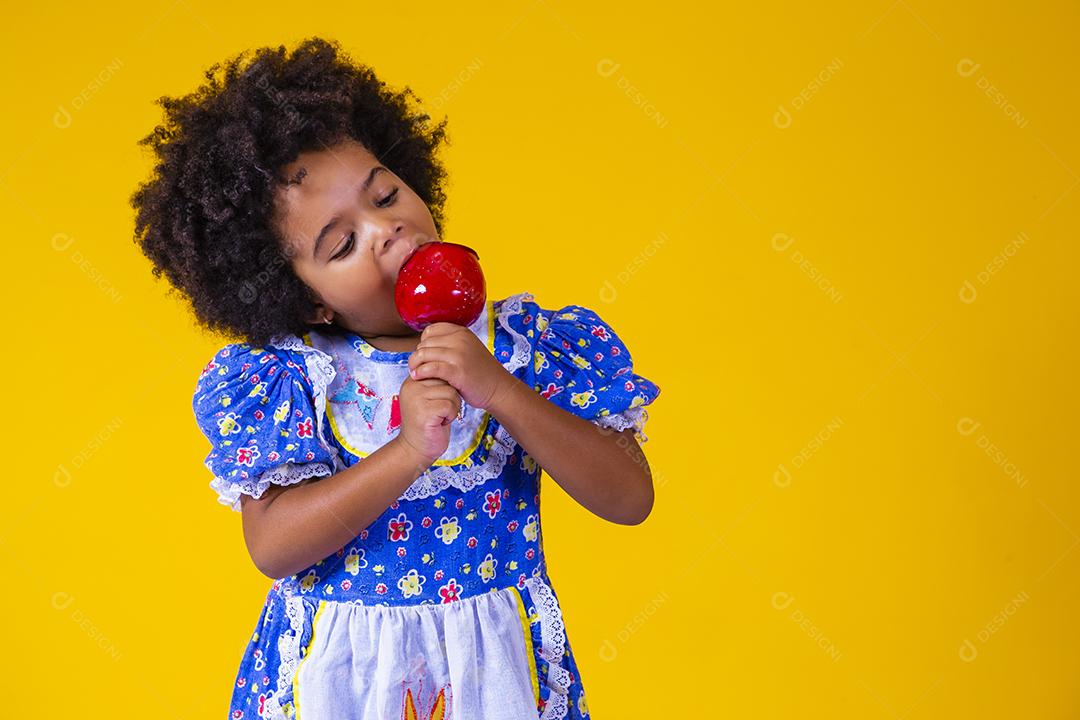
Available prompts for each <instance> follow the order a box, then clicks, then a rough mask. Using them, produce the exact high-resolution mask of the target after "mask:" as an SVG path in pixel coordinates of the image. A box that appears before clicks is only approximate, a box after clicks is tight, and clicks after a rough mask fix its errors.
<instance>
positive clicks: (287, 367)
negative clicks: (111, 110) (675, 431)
mask: <svg viewBox="0 0 1080 720" xmlns="http://www.w3.org/2000/svg"><path fill="white" fill-rule="evenodd" d="M244 56H245V53H241V54H240V56H238V57H236V58H234V59H233V60H231V61H229V62H228V63H227V65H226V66H225V68H224V74H223V79H222V78H219V77H218V73H217V70H219V69H220V64H218V65H215V66H214V67H212V68H211V69H210V70H208V71H207V73H206V77H207V79H208V81H209V82H208V83H207V84H206V85H204V86H203V87H201V88H200V89H199V90H198V91H197V92H195V93H192V94H190V95H188V96H185V97H182V98H163V99H162V100H160V101H159V102H160V103H161V104H162V105H163V107H164V108H165V109H166V115H167V117H166V122H165V124H163V125H161V126H159V127H157V128H155V130H154V132H153V133H151V134H150V135H149V136H147V137H146V138H145V139H143V140H142V141H141V144H144V145H150V146H151V147H152V148H153V150H154V151H155V152H156V154H157V159H158V163H157V165H156V168H155V172H154V176H153V178H152V179H151V180H150V181H149V182H147V183H145V184H143V185H142V186H140V188H139V189H138V190H137V191H136V192H135V194H134V195H133V196H132V204H133V205H134V207H135V209H136V211H137V217H136V237H137V240H138V243H139V245H140V247H141V248H142V250H143V251H144V252H145V253H146V255H147V256H148V257H149V258H150V259H151V261H152V262H153V265H154V274H155V276H157V277H160V275H161V274H162V273H164V274H165V275H166V277H167V278H168V279H169V281H170V282H171V283H172V284H173V285H174V286H175V287H176V288H177V289H179V290H180V291H181V292H182V293H183V294H184V296H185V297H186V298H188V300H189V301H190V302H191V305H192V308H193V311H194V314H195V316H196V318H197V319H198V321H199V322H200V324H201V325H202V326H203V327H205V328H207V329H209V330H212V331H216V332H222V333H226V334H228V335H231V336H233V337H238V338H239V340H238V341H236V342H231V343H229V344H227V345H225V346H224V347H222V348H221V349H220V350H219V351H218V352H217V353H216V354H215V355H214V356H213V358H212V359H210V361H209V362H208V363H207V364H206V366H205V367H204V368H203V370H202V373H201V374H200V375H199V377H198V380H197V383H196V386H195V392H194V399H193V409H194V413H195V417H196V420H197V421H198V425H199V427H200V428H201V429H202V431H203V433H205V435H206V437H207V438H208V439H209V440H210V443H211V445H212V448H211V450H210V452H209V454H208V455H207V456H206V461H205V464H206V467H207V468H208V469H209V470H210V472H211V473H212V474H213V479H212V480H211V481H210V487H211V488H213V490H215V491H216V492H217V494H218V498H219V500H220V502H222V503H224V504H226V505H228V506H230V507H231V508H232V509H233V510H236V511H239V512H241V513H242V523H243V530H244V539H245V543H246V545H247V549H248V552H249V553H250V555H251V557H252V560H253V561H254V563H255V565H256V566H257V567H258V568H259V570H260V571H262V572H263V573H264V574H266V575H267V576H269V577H271V578H273V579H274V583H273V585H272V587H271V588H270V589H269V592H268V594H267V596H266V600H265V603H264V606H263V609H262V614H261V616H260V618H259V620H258V622H257V623H256V625H255V631H254V633H253V634H252V636H251V640H250V642H249V643H248V645H247V648H246V650H245V652H244V655H243V658H242V660H241V663H240V669H239V672H238V675H237V678H236V685H235V687H234V689H233V691H232V704H231V708H230V718H252V717H265V718H299V719H300V720H324V719H325V720H347V719H352V718H355V719H357V720H360V719H361V718H362V719H363V720H375V719H380V720H389V719H390V718H395V719H400V718H417V719H424V720H427V719H428V718H458V719H459V720H495V719H500V718H506V719H507V720H510V719H513V720H520V719H521V718H528V717H534V718H535V717H542V718H582V717H587V716H588V709H587V706H586V702H585V696H584V693H583V690H582V684H581V678H580V676H579V674H578V670H577V665H576V663H575V660H574V656H573V653H572V651H571V648H570V643H569V641H568V640H567V635H566V629H565V626H564V623H563V619H562V614H561V611H560V608H559V603H558V601H557V599H556V595H555V592H554V590H553V587H552V583H551V579H550V577H549V575H548V570H547V565H546V563H545V559H544V551H543V533H542V532H541V529H540V486H539V480H540V470H541V468H543V469H544V470H545V471H546V472H547V473H548V474H549V476H550V477H551V478H552V479H553V480H555V481H556V482H558V483H559V484H560V485H561V486H562V487H563V488H564V489H565V490H566V491H567V492H568V493H569V494H570V495H571V496H572V497H574V498H575V499H576V500H577V501H578V502H580V503H581V504H582V505H583V506H585V507H586V508H588V509H589V510H590V511H592V512H593V513H595V514H596V515H598V516H600V517H603V518H605V519H608V520H610V521H612V522H617V523H622V524H628V525H632V524H637V523H640V522H641V521H643V520H644V519H645V517H646V516H647V515H648V514H649V512H650V509H651V506H652V501H653V488H652V480H651V474H650V471H649V466H648V463H647V461H646V460H645V457H644V455H643V454H642V453H641V450H640V447H639V443H640V442H644V441H645V440H646V439H647V438H646V437H645V435H644V433H643V428H644V424H645V421H646V419H647V414H646V410H645V407H644V406H645V405H647V404H648V403H650V402H652V401H653V400H654V399H655V398H656V397H657V395H658V394H659V392H660V390H659V388H658V387H657V386H656V385H655V384H654V383H652V382H651V381H649V380H647V379H646V378H644V377H642V376H640V375H637V374H635V373H634V371H633V366H632V362H631V357H630V352H629V351H628V350H627V347H626V345H625V344H624V343H623V342H622V341H621V340H620V339H619V337H618V336H617V335H616V334H615V332H614V330H612V328H611V327H610V326H609V325H607V324H606V323H605V322H604V321H603V320H602V319H601V318H600V317H599V316H598V315H597V313H596V312H594V311H593V310H590V309H588V308H586V307H582V306H579V305H567V306H565V307H563V308H561V309H558V310H552V309H545V308H543V307H541V306H540V305H538V304H537V303H536V302H535V300H534V298H533V296H532V295H530V294H528V293H518V294H515V295H512V296H510V297H507V298H504V299H499V300H490V299H489V300H488V301H487V302H486V304H485V307H484V310H483V312H482V313H481V314H480V316H479V317H477V318H476V320H475V321H474V322H473V323H472V324H470V325H469V326H468V327H464V326H460V325H454V324H450V323H435V324H433V325H430V326H428V327H427V328H426V329H425V330H424V331H423V332H422V333H416V332H415V331H413V330H411V329H410V328H409V327H408V326H406V325H405V324H404V322H403V321H402V319H401V318H400V316H399V315H398V314H397V312H396V309H395V305H394V301H393V289H394V283H395V280H396V276H397V272H398V270H399V269H400V267H401V264H402V262H403V260H404V259H405V257H406V256H407V255H408V254H409V252H411V251H412V250H413V249H415V248H416V247H417V246H418V245H420V244H422V243H426V242H441V240H440V235H441V230H442V207H443V202H444V199H445V195H444V192H443V187H442V183H443V180H444V177H445V174H444V171H443V168H442V167H441V166H440V165H439V164H438V162H437V161H436V159H435V151H436V149H437V146H438V145H439V143H440V142H441V141H442V140H444V139H445V137H444V125H445V122H446V121H445V120H443V123H442V124H440V125H437V126H434V127H432V126H429V124H428V119H429V118H428V116H427V115H424V114H420V113H417V112H414V111H413V110H412V109H411V107H410V104H409V98H408V96H409V95H410V94H411V91H410V90H409V89H408V88H407V87H406V88H405V89H404V90H403V91H402V92H399V93H398V92H393V91H391V90H389V89H387V87H386V86H385V85H384V84H383V83H382V82H380V81H379V80H378V79H377V78H376V77H375V76H374V74H373V73H372V71H371V70H370V69H368V68H366V67H364V66H362V65H359V64H357V63H355V62H353V61H352V60H350V59H349V58H348V57H347V56H346V55H345V53H344V52H342V51H341V49H340V47H339V46H338V44H337V43H334V42H328V41H324V40H319V39H311V40H308V41H305V42H304V43H302V44H301V45H300V46H299V47H297V48H296V49H294V50H293V52H292V53H291V54H290V53H287V52H286V51H285V48H284V47H279V48H277V49H272V48H265V49H262V50H259V51H258V52H256V53H255V54H254V56H253V57H252V58H251V59H250V62H247V63H244V62H242V61H243V59H244Z"/></svg>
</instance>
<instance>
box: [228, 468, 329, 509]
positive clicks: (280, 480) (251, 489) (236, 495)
mask: <svg viewBox="0 0 1080 720" xmlns="http://www.w3.org/2000/svg"><path fill="white" fill-rule="evenodd" d="M207 467H208V468H210V469H211V470H213V468H212V467H211V466H210V463H207ZM330 474H331V471H330V466H329V465H327V464H326V463H321V462H311V463H291V462H287V463H282V464H281V465H277V466H275V467H272V468H270V469H268V470H265V471H264V472H262V473H260V474H259V477H257V478H254V479H252V480H239V481H238V480H226V479H225V478H220V477H215V478H214V479H213V480H211V481H210V487H211V488H212V489H213V490H215V491H216V492H217V494H218V502H219V503H221V504H222V505H228V506H229V507H231V508H232V509H233V510H235V511H236V512H240V495H241V494H244V495H250V496H251V497H253V498H255V499H256V500H258V499H259V498H261V497H262V496H263V493H264V492H266V489H267V488H269V487H270V485H271V484H274V485H294V484H296V483H298V482H300V481H301V480H307V479H308V478H311V477H318V476H322V475H330Z"/></svg>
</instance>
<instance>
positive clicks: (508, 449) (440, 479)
mask: <svg viewBox="0 0 1080 720" xmlns="http://www.w3.org/2000/svg"><path fill="white" fill-rule="evenodd" d="M494 437H495V441H494V442H493V443H492V444H491V449H489V450H488V454H487V457H486V458H485V459H484V462H483V463H481V464H479V465H473V466H472V467H467V468H460V467H453V466H446V465H438V466H434V467H431V468H428V469H427V470H425V471H424V472H423V473H422V474H421V475H420V477H418V478H416V480H414V481H413V484H412V485H410V486H409V487H407V488H406V489H405V492H404V493H402V494H401V497H399V498H398V499H399V500H422V499H424V498H429V497H431V496H432V495H437V494H439V493H441V492H442V491H443V490H445V489H446V488H448V487H450V486H453V487H455V488H457V489H458V490H460V491H462V492H468V491H469V490H472V489H473V488H474V487H476V486H477V485H479V484H481V483H483V482H484V481H485V480H489V479H491V478H493V477H496V476H498V475H499V474H500V473H501V472H502V469H503V466H504V465H505V464H506V458H508V457H510V455H511V454H513V452H514V450H515V449H516V448H517V441H516V440H514V438H513V437H511V435H510V431H508V430H507V429H506V428H504V427H503V426H502V425H501V424H500V425H499V426H498V429H496V430H495V435H494Z"/></svg>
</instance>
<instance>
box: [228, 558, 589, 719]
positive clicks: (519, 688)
mask: <svg viewBox="0 0 1080 720" xmlns="http://www.w3.org/2000/svg"><path fill="white" fill-rule="evenodd" d="M273 595H274V592H273V591H272V592H271V596H272V597H270V598H268V602H267V606H266V607H265V608H264V611H263V617H262V618H260V628H259V629H258V630H257V632H256V633H255V635H254V636H253V637H252V643H251V645H249V648H248V651H247V652H246V653H245V658H244V661H243V662H242V663H241V668H240V673H239V675H238V678H237V687H236V688H235V690H234V692H233V701H232V707H231V709H230V715H229V717H230V718H232V719H233V720H238V719H241V718H251V717H260V718H275V719H278V720H282V719H286V720H330V719H333V720H353V719H355V720H361V719H363V720H403V719H404V720H412V719H415V720H451V719H458V720H466V719H469V720H471V719H473V718H483V719H484V720H503V719H505V720H521V719H522V718H543V719H545V720H546V719H555V718H584V717H588V710H587V708H586V706H585V699H584V695H583V693H582V690H581V685H580V678H579V677H578V672H577V666H576V664H575V662H574V658H573V653H572V651H571V649H570V645H569V642H568V640H567V637H566V629H565V625H564V623H563V619H562V613H561V611H560V608H559V604H558V600H557V599H556V597H555V593H554V592H553V590H552V589H551V586H550V585H549V584H548V582H546V581H545V578H544V577H543V576H541V575H534V576H533V577H530V578H528V579H527V580H525V581H524V583H523V584H521V585H510V586H507V587H503V588H500V589H497V590H492V591H490V592H486V593H481V594H479V595H474V596H468V597H464V598H462V599H460V600H456V601H454V602H450V603H445V604H438V605H436V604H424V605H398V606H394V605H390V606H387V605H364V604H360V603H357V602H355V601H353V602H349V601H332V600H326V599H323V598H318V597H313V596H310V595H289V596H281V595H278V596H277V598H276V599H275V598H274V597H273ZM272 606H278V607H283V609H284V613H281V612H276V611H274V610H273V609H271V608H272ZM282 614H283V615H284V617H281V615H282ZM268 615H269V617H268ZM272 676H275V677H276V682H273V681H272V680H271V677H272Z"/></svg>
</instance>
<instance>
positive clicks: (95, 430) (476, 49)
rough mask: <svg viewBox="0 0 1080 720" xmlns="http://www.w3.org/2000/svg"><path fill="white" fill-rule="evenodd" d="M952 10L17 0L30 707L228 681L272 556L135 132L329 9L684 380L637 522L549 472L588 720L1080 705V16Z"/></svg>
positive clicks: (190, 697)
mask: <svg viewBox="0 0 1080 720" xmlns="http://www.w3.org/2000/svg"><path fill="white" fill-rule="evenodd" d="M941 5H942V4H941V3H931V2H926V1H925V0H896V1H895V2H893V1H892V0H878V1H875V2H871V3H851V4H826V5H822V4H819V3H813V4H806V3H791V4H789V5H783V4H777V3H753V4H742V3H740V4H738V5H731V6H728V7H722V8H709V7H707V6H706V5H705V4H703V3H674V2H666V3H660V4H657V3H634V4H631V5H628V4H626V3H610V4H607V5H606V6H604V7H600V6H597V5H593V4H588V5H587V6H585V7H583V6H582V4H580V3H569V2H562V1H561V0H533V1H526V2H521V3H508V4H505V5H501V6H499V7H495V8H492V7H489V6H488V5H487V4H476V5H475V6H472V7H468V6H465V5H461V4H451V5H448V4H446V3H405V4H402V3H354V4H337V3H335V4H331V5H328V6H324V5H320V4H318V3H307V4H303V5H301V6H298V5H296V4H295V3H282V2H261V3H257V4H250V5H248V6H246V7H244V8H240V7H238V6H232V5H230V4H227V3H220V2H213V3H211V2H203V1H201V0H175V1H173V0H164V1H163V2H147V3H137V4H136V3H130V4H126V5H124V6H111V7H110V6H106V5H94V4H91V5H82V6H80V5H77V4H59V3H37V4H23V5H21V6H19V8H18V9H17V10H13V9H9V10H8V12H7V13H6V15H7V18H8V21H7V22H6V23H5V26H6V27H5V28H4V29H3V30H2V31H0V32H2V33H3V42H2V43H0V52H2V53H3V57H2V61H3V62H2V65H3V67H4V68H5V70H6V72H5V82H4V96H5V102H4V106H5V111H4V113H3V140H2V143H3V148H2V150H3V152H2V154H0V202H2V203H3V216H4V221H5V226H6V227H5V232H6V235H7V241H6V242H5V243H4V254H5V256H6V257H5V258H4V264H5V267H6V268H7V269H8V279H7V281H6V282H5V283H4V285H3V293H4V302H5V306H6V308H7V312H8V323H9V327H10V328H11V330H12V335H11V337H10V338H9V340H8V345H7V351H8V353H7V358H8V373H9V381H8V382H9V386H10V388H11V390H9V392H8V398H9V404H8V407H7V412H8V422H7V435H8V440H7V448H8V474H9V479H8V482H7V483H6V492H5V502H4V503H3V506H4V509H5V515H6V517H5V520H4V522H3V525H2V527H0V557H2V559H3V562H4V567H5V568H6V573H5V574H6V581H5V583H4V588H5V592H4V593H3V594H2V598H3V600H2V602H3V604H4V607H3V610H4V612H3V618H4V634H5V637H6V645H7V649H6V652H4V653H3V660H2V661H0V662H2V663H3V664H4V666H5V667H4V668H3V677H4V679H5V682H4V685H5V686H6V687H7V692H6V696H5V713H6V714H8V715H10V716H12V717H39V716H41V717H61V716H68V715H71V716H73V717H74V716H78V717H110V718H121V717H159V718H215V717H223V716H224V715H225V713H226V710H227V707H228V700H229V695H230V692H231V689H232V682H233V678H234V673H235V671H236V668H237V664H238V662H239V660H240V657H241V653H242V651H243V649H244V646H245V643H246V642H247V640H248V638H249V636H250V633H251V632H252V630H253V629H254V624H255V621H256V620H257V617H258V613H259V609H260V607H261V603H262V600H263V597H264V594H265V591H266V589H267V587H268V585H269V580H267V579H266V578H265V577H263V576H262V575H260V574H259V572H258V571H257V570H256V569H255V568H254V566H253V565H252V563H251V561H250V559H249V558H248V556H247V554H246V551H245V549H244V545H243V540H242V536H241V527H240V516H239V514H235V513H232V512H231V511H230V510H229V509H228V508H226V507H225V506H222V505H219V504H218V503H217V501H216V498H215V496H214V494H213V493H212V491H211V490H209V489H208V487H207V483H208V482H209V480H210V477H209V474H208V472H207V471H206V469H205V468H204V467H203V466H202V459H203V457H204V456H205V454H206V452H207V450H208V449H209V444H208V443H207V441H206V440H205V439H204V438H203V437H202V435H201V434H200V433H199V431H198V428H197V427H196V425H195V422H194V418H193V416H192V413H191V407H190V402H191V393H192V391H193V389H194V383H195V380H196V377H197V375H198V373H199V372H200V371H201V369H202V367H203V365H204V364H205V363H206V362H207V360H208V359H209V358H210V357H211V355H212V354H213V352H214V351H215V350H216V349H217V348H218V347H220V345H221V342H220V341H219V340H218V339H217V338H213V337H209V336H206V335H204V334H202V333H200V332H198V331H197V330H196V329H195V327H194V325H193V323H192V321H191V319H190V317H189V315H188V314H187V311H186V310H185V308H184V306H183V304H182V303H180V302H178V301H177V300H176V299H175V298H171V297H168V296H167V295H166V292H165V286H164V285H163V284H157V283H155V282H154V281H153V280H152V278H151V276H150V270H149V265H148V263H147V262H146V261H145V259H144V258H143V257H142V256H141V255H140V254H139V253H138V252H137V250H136V248H135V246H134V244H133V242H132V217H131V211H130V210H129V208H128V205H127V201H128V197H129V195H130V193H131V192H132V191H133V190H134V187H135V185H136V183H137V182H138V181H139V180H141V179H143V178H144V177H145V175H146V173H147V172H148V170H149V159H148V157H147V156H146V155H144V154H142V153H141V151H140V150H138V149H137V148H136V145H135V142H136V140H137V139H138V138H140V137H142V136H143V135H145V134H146V133H147V132H149V131H150V129H151V128H152V127H153V126H154V124H156V123H157V122H158V121H159V119H160V111H159V109H158V108H157V107H156V106H155V105H154V104H153V100H154V99H155V98H157V97H158V96H160V95H165V94H169V95H176V94H181V93H185V92H188V91H190V90H192V89H194V88H195V87H196V85H197V84H199V82H200V81H201V80H202V72H203V70H204V68H206V67H208V66H209V65H210V64H212V63H213V62H215V61H218V60H222V59H224V58H226V57H229V56H231V55H233V54H234V53H236V52H238V51H239V50H241V49H243V48H247V47H259V46H263V45H277V44H279V43H284V44H286V45H290V46H291V45H293V44H295V42H297V41H298V40H300V39H302V38H304V37H307V36H311V35H322V36H324V37H328V38H335V39H338V40H340V41H341V42H342V43H343V45H344V46H345V48H346V49H348V50H349V51H350V52H351V53H353V54H354V55H355V57H356V58H357V59H359V60H361V61H363V62H367V63H370V64H371V65H373V66H374V67H375V68H376V70H377V72H378V73H379V74H380V75H381V76H382V77H383V78H384V79H385V80H386V81H387V82H389V83H390V84H392V85H395V86H399V87H400V86H401V85H405V84H408V85H409V86H410V87H412V88H413V89H414V90H415V91H416V92H417V93H418V94H419V96H420V97H421V98H423V99H424V100H425V102H426V103H427V107H428V108H429V109H430V111H431V112H432V114H433V116H435V117H436V118H441V117H442V116H443V115H444V114H445V115H446V116H448V117H449V118H450V125H449V131H450V136H451V141H452V145H451V146H450V147H449V148H448V149H447V150H446V152H445V154H444V158H445V159H446V162H447V165H448V167H449V169H450V173H451V185H450V186H449V195H450V201H449V205H448V225H447V229H446V233H445V235H444V239H445V240H449V241H458V242H466V243H468V244H470V245H472V246H474V247H476V248H477V249H478V250H479V251H480V253H481V256H482V258H483V262H484V266H485V270H486V272H487V274H488V277H489V279H490V292H491V297H505V296H507V295H509V294H511V293H514V292H518V291H521V290H528V291H530V292H533V293H534V294H535V295H536V297H537V298H538V300H540V301H541V303H542V304H543V305H544V306H545V307H549V308H553V307H559V306H560V305H561V304H566V303H571V302H573V303H579V304H584V305H589V306H591V307H593V308H595V309H597V310H598V312H600V313H601V315H602V317H604V318H605V319H606V320H607V321H609V322H610V323H611V324H612V325H613V327H615V328H616V329H617V331H618V332H619V333H620V335H621V336H622V337H623V339H624V340H625V341H626V342H627V344H628V345H629V347H630V348H631V350H632V351H633V356H634V360H635V369H636V370H637V371H638V372H640V373H641V374H643V375H645V376H646V377H649V378H650V379H652V380H654V381H655V382H657V384H658V385H660V387H661V390H662V395H661V396H660V398H659V399H658V400H657V402H656V404H655V405H653V406H652V413H651V418H650V420H649V424H648V426H647V434H648V435H649V441H648V443H646V445H645V449H646V451H647V452H648V455H649V458H650V461H651V464H652V467H653V471H654V475H655V479H656V482H657V499H656V505H655V509H654V511H653V514H652V516H651V517H650V518H649V519H648V521H647V522H646V523H644V524H643V525H641V526H637V527H625V526H617V525H612V524H610V523H607V522H605V521H603V520H600V519H599V518H597V517H595V516H593V515H591V514H589V513H588V512H587V511H586V510H585V509H584V508H582V507H580V506H578V505H576V504H575V503H574V502H573V501H572V500H571V499H570V498H569V497H568V496H567V495H566V494H565V493H564V492H563V491H562V490H561V489H560V488H558V486H557V485H555V484H554V483H553V482H552V481H550V479H547V478H546V477H545V480H544V483H545V490H544V497H545V501H544V504H545V510H544V516H543V522H544V536H545V538H546V540H547V543H546V549H547V553H548V557H549V562H550V567H551V573H552V578H553V581H554V583H555V587H556V590H557V592H558V593H559V596H560V598H561V600H562V603H563V608H564V614H565V616H566V620H567V624H568V630H569V638H570V642H571V645H572V647H573V649H574V651H575V653H576V656H577V659H578V662H579V665H580V669H581V673H582V677H583V681H584V686H585V691H586V696H587V698H588V702H589V707H590V709H591V711H592V712H593V714H594V716H595V717H597V718H606V719H609V720H610V719H613V718H639V717H640V718H646V717H691V716H693V717H762V718H790V717H814V718H817V717H820V718H826V717H828V718H848V717H850V718H883V719H885V720H889V719H890V718H896V719H900V718H904V719H905V720H906V719H909V718H910V719H911V720H915V719H917V718H956V717H1032V718H1036V717H1037V718H1065V717H1076V716H1077V713H1078V712H1080V690H1078V688H1080V684H1078V683H1077V677H1078V672H1080V658H1078V654H1080V650H1078V648H1080V621H1078V620H1077V607H1078V600H1080V583H1078V580H1077V573H1078V571H1080V551H1077V549H1076V548H1077V545H1078V544H1080V508H1078V505H1077V500H1078V496H1080V493H1078V490H1077V485H1076V482H1077V479H1076V478H1077V474H1076V471H1075V467H1076V457H1075V454H1076V448H1077V443H1076V430H1077V422H1076V407H1077V402H1078V400H1080V397H1078V393H1077V385H1076V383H1075V381H1074V378H1073V371H1074V369H1075V367H1076V347H1077V343H1076V338H1077V335H1078V331H1080V327H1078V323H1077V317H1078V313H1077V309H1078V308H1077V295H1078V292H1080V291H1078V283H1077V282H1076V278H1075V270H1074V267H1075V265H1076V263H1077V260H1078V256H1080V252H1078V249H1077V233H1076V230H1077V227H1078V225H1077V219H1078V213H1077V210H1078V200H1080V190H1078V189H1077V186H1078V184H1080V175H1078V173H1080V144H1078V142H1077V132H1076V118H1077V113H1078V110H1080V107H1078V105H1080V103H1078V92H1077V82H1076V69H1077V67H1078V62H1077V61H1078V59H1080V57H1078V50H1077V47H1078V46H1077V44H1076V37H1077V31H1078V22H1077V21H1078V16H1080V11H1078V9H1077V7H1076V5H1075V4H1073V3H1067V2H1056V3H1039V4H1031V3H1028V4H1025V5H1024V6H1023V7H1010V5H1011V4H1007V3H995V4H989V5H988V4H987V3H974V2H965V3H948V4H947V5H948V8H943V7H940V6H941ZM103 77H104V78H105V80H103V81H102V80H100V78H103ZM62 109H64V110H62ZM64 111H66V112H67V116H66V118H65V116H64V114H63V113H64ZM1070 238H1072V239H1070Z"/></svg>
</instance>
